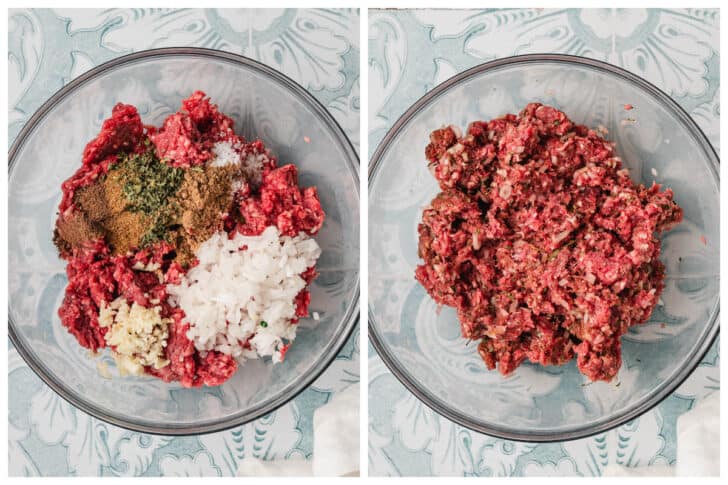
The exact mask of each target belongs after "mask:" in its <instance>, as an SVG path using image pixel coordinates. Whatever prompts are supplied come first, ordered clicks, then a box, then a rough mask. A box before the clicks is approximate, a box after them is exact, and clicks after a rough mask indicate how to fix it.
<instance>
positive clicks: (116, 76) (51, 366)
mask: <svg viewBox="0 0 728 485" xmlns="http://www.w3.org/2000/svg"><path fill="white" fill-rule="evenodd" d="M197 89H201V90H203V91H205V92H206V93H207V94H208V95H209V96H210V97H211V98H212V101H213V102H214V103H216V104H218V106H219V108H220V110H221V111H222V112H223V113H226V114H228V115H230V116H232V117H233V119H234V120H235V126H236V131H237V132H238V133H239V134H242V135H244V136H245V137H247V138H248V139H255V138H256V137H258V138H261V139H262V140H263V141H264V142H265V144H266V145H267V146H268V148H270V149H271V150H272V151H273V153H274V154H275V155H276V156H277V157H278V159H279V160H280V162H281V163H288V162H291V163H295V164H296V165H297V166H298V168H299V171H300V183H301V185H303V186H309V185H316V186H318V189H319V194H320V198H321V203H322V206H323V208H324V210H325V211H326V214H327V218H326V222H325V224H324V226H323V228H322V229H321V232H320V233H319V234H318V235H317V236H316V240H317V242H318V244H319V245H320V246H321V248H322V255H321V258H320V259H319V264H318V269H319V271H320V273H321V274H320V276H319V277H318V278H317V279H316V280H315V282H314V284H313V286H312V288H311V293H312V295H311V306H310V310H311V311H312V312H314V311H315V312H318V313H319V314H320V320H319V321H313V319H310V318H309V319H303V320H301V323H300V326H301V328H300V330H299V332H298V337H297V339H296V342H295V345H293V346H291V350H290V352H288V353H287V355H286V361H285V362H284V363H282V364H277V365H272V364H271V363H270V359H265V360H257V361H248V362H246V363H245V364H244V365H243V366H241V367H240V369H239V370H238V372H237V373H236V374H235V375H234V376H233V377H232V378H231V379H230V380H229V381H227V382H226V383H225V384H224V385H222V386H219V387H204V388H199V389H185V388H183V387H182V386H180V385H179V384H174V383H173V384H167V383H164V382H162V381H161V380H158V379H153V378H147V377H125V378H120V377H118V376H115V377H114V378H113V379H104V378H102V377H101V376H100V375H99V372H98V369H97V362H98V361H99V360H103V361H107V362H109V363H110V365H111V367H112V368H111V371H112V373H113V374H115V373H116V371H115V369H114V368H113V360H112V359H111V357H110V356H109V355H108V354H105V355H102V356H101V357H100V358H92V357H90V356H89V352H88V351H87V350H86V349H83V348H82V347H81V346H80V345H79V344H78V343H77V342H76V340H75V339H74V337H73V336H72V335H70V334H69V333H68V332H67V331H66V329H65V328H63V327H62V326H61V323H60V321H59V318H58V316H57V309H58V307H59V305H60V303H61V300H62V299H63V292H64V288H65V286H66V276H65V272H64V268H65V263H64V261H62V260H61V259H59V258H58V255H57V253H56V249H55V247H54V246H53V243H52V241H51V235H52V230H53V227H54V223H55V219H56V210H57V207H58V203H59V201H60V198H61V192H60V185H61V182H62V181H63V180H65V179H66V178H67V177H69V176H70V175H71V174H72V173H73V172H74V171H75V170H76V169H77V168H78V167H79V166H80V163H81V153H82V151H83V148H84V146H85V145H86V143H87V142H88V141H89V140H91V139H92V138H93V137H95V136H96V134H97V133H98V132H99V130H100V128H101V123H102V122H103V120H104V119H105V118H107V117H109V116H110V114H111V108H112V107H113V106H114V105H115V104H116V103H117V102H124V103H129V104H133V105H135V106H137V107H138V109H139V112H140V114H141V117H142V120H143V122H144V123H147V124H154V125H157V126H159V125H160V124H161V122H162V121H163V120H164V118H165V117H166V116H167V115H169V114H171V113H173V112H175V111H177V110H178V109H179V106H180V103H181V101H182V99H184V98H186V97H187V96H189V95H190V94H191V93H192V92H193V91H195V90H197ZM9 158H10V168H9V192H10V196H9V227H11V228H12V230H11V232H10V236H9V292H10V293H9V301H10V303H9V320H10V322H9V334H10V338H11V340H12V342H13V344H15V347H16V348H17V350H18V352H19V353H20V354H21V355H22V356H23V358H24V359H25V361H26V362H27V363H28V365H29V366H30V367H31V368H32V369H33V370H34V371H35V372H36V373H37V374H38V375H39V376H40V378H41V379H43V381H45V383H46V384H48V385H49V386H50V387H51V388H52V389H53V390H55V391H56V392H57V393H58V394H60V395H61V396H62V397H63V398H64V399H66V400H68V401H69V402H70V403H72V404H73V405H75V406H76V407H78V408H79V409H81V410H83V411H85V412H87V413H89V414H91V415H93V416H95V417H97V418H99V419H102V420H104V421H107V422H109V423H112V424H115V425H118V426H122V427H125V428H128V429H132V430H135V431H142V432H150V433H160V434H193V433H194V434H198V433H206V432H212V431H218V430H222V429H226V428H229V427H232V426H235V425H239V424H242V423H245V422H248V421H251V420H253V419H256V418H258V417H261V416H263V415H265V414H267V413H269V412H271V411H273V410H274V409H276V408H277V407H279V406H281V405H283V404H285V403H286V402H288V401H289V400H290V399H292V398H293V397H295V396H296V395H297V394H298V393H299V392H301V391H302V390H304V389H305V388H306V387H307V386H308V385H309V384H310V383H311V382H313V380H314V379H315V378H316V377H318V376H319V375H320V374H321V373H322V372H323V371H324V369H326V367H327V366H328V365H329V364H330V363H331V362H332V360H333V359H334V358H335V356H336V354H337V353H338V351H339V350H340V349H341V348H342V346H343V345H344V343H345V342H346V340H347V338H348V337H349V335H350V334H351V332H352V330H353V328H354V327H355V326H356V323H357V321H358V315H359V308H358V305H359V193H358V190H359V181H358V180H359V179H358V163H359V162H358V158H357V154H356V152H355V151H354V149H353V147H352V146H351V144H350V142H349V140H348V139H347V137H346V135H345V134H344V132H343V131H342V129H341V128H340V127H339V125H338V124H337V123H336V121H334V119H333V117H332V116H331V115H330V114H329V113H328V112H327V111H326V109H325V108H324V107H323V106H322V105H321V104H319V102H318V101H316V100H315V99H314V98H313V96H311V95H310V94H309V93H308V92H307V91H306V90H305V89H303V88H302V87H301V86H299V85H298V84H296V83H294V82H293V81H291V80H290V79H288V78H287V77H285V76H284V75H282V74H280V73H279V72H277V71H275V70H273V69H271V68H269V67H266V66H264V65H262V64H259V63H257V62H254V61H251V60H249V59H246V58H243V57H241V56H237V55H234V54H228V53H224V52H219V51H213V50H207V49H196V48H171V49H157V50H151V51H143V52H139V53H135V54H131V55H128V56H124V57H120V58H118V59H115V60H113V61H111V62H108V63H106V64H103V65H101V66H99V67H97V68H95V69H92V70H91V71H89V72H87V73H86V74H84V75H82V76H80V77H79V78H77V79H75V80H73V81H72V82H71V83H69V84H68V85H67V86H65V87H64V88H63V89H61V90H60V91H59V92H58V93H56V94H55V95H54V96H53V97H52V98H51V99H49V100H48V101H47V102H46V103H45V104H44V105H43V106H42V107H41V108H40V109H39V110H38V111H37V112H36V113H35V115H34V116H33V117H32V118H31V119H30V121H29V122H28V123H27V124H26V126H25V127H24V129H23V130H22V132H21V133H20V134H19V135H18V138H17V140H16V141H15V143H14V144H13V146H12V149H11V150H10V154H9Z"/></svg>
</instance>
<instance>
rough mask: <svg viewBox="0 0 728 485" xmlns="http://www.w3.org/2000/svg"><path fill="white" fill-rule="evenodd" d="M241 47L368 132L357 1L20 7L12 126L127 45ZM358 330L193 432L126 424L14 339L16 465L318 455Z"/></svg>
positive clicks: (348, 380) (161, 469)
mask: <svg viewBox="0 0 728 485" xmlns="http://www.w3.org/2000/svg"><path fill="white" fill-rule="evenodd" d="M169 46H197V47H208V48H214V49H219V50H224V51H229V52H233V53H236V54H242V55H244V56H247V57H250V58H253V59H256V60H258V61H261V62H263V63H265V64H268V65H270V66H271V67H274V68H275V69H278V70H280V71H281V72H283V73H284V74H286V75H288V76H289V77H291V78H292V79H294V80H295V81H297V82H299V83H300V84H302V85H303V86H304V87H305V88H307V89H308V90H309V91H310V92H311V93H312V94H313V95H314V96H315V97H316V98H318V100H319V101H321V102H322V103H323V104H324V105H325V106H326V107H327V108H328V109H329V111H330V112H331V113H332V114H333V116H334V117H335V118H336V119H337V121H338V122H339V123H340V124H341V126H342V127H343V129H344V130H345V131H346V133H347V135H348V136H349V138H350V139H351V140H352V142H353V143H354V144H355V145H356V146H357V147H358V144H359V11H358V10H356V9H353V10H303V9H301V10H295V9H293V10H285V11H282V10H257V11H256V10H228V11H223V10H215V9H206V10H158V9H157V10H139V9H105V10H95V9H84V10H60V9H55V10H48V9H39V10H11V11H10V12H9V56H8V60H9V96H10V100H9V104H8V106H9V136H10V141H11V142H12V140H13V139H14V138H15V137H16V136H17V134H18V132H19V131H20V129H21V128H22V126H23V124H24V123H25V122H26V121H27V120H28V119H29V118H30V116H32V114H33V112H34V111H35V110H36V109H37V108H38V107H39V106H40V105H41V104H42V103H43V102H44V101H45V100H46V99H48V98H49V97H50V96H51V95H52V94H53V93H54V92H55V91H56V90H58V89H59V88H61V87H62V86H63V85H64V84H66V83H68V82H69V81H70V80H72V79H73V78H75V77H77V76H78V75H80V74H82V73H83V72H85V71H87V70H88V69H90V68H92V67H94V66H96V65H98V64H101V63H103V62H106V61H108V60H110V59H113V58H115V57H118V56H120V55H124V54H128V53H131V52H136V51H139V50H144V49H149V48H155V47H169ZM359 361H360V359H359V337H358V331H357V330H355V331H354V333H353V334H352V337H351V338H350V339H349V341H348V342H347V344H346V346H345V347H344V349H343V350H342V351H341V353H340V354H339V355H338V357H337V358H336V360H335V361H334V363H333V364H332V365H331V367H329V369H328V370H327V371H326V372H325V373H324V374H323V375H322V376H321V377H320V378H319V379H318V380H316V381H315V383H314V384H313V385H312V386H311V387H310V388H308V389H307V390H306V391H304V392H303V393H301V394H300V395H299V396H298V397H297V398H296V399H294V400H293V401H292V402H291V403H289V404H288V405H286V406H284V407H282V408H281V409H279V410H277V411H275V412H273V413H271V414H269V415H268V416H266V417H263V418H261V419H259V420H257V421H255V422H253V423H250V424H247V425H245V426H239V427H236V428H233V429H231V430H229V431H225V432H220V433H214V434H208V435H202V436H189V437H174V438H171V437H160V436H152V435H145V434H140V433H134V432H130V431H126V430H124V429H121V428H118V427H115V426H111V425H108V424H106V423H104V422H102V421H99V420H96V419H93V418H91V417H90V416H88V415H86V414H85V413H83V412H81V411H78V410H76V409H75V408H73V407H72V406H71V405H69V404H68V403H66V402H65V401H63V400H62V399H61V398H60V397H58V395H56V394H55V393H54V392H53V391H51V390H50V389H49V388H48V387H47V386H45V385H44V384H43V383H42V382H41V381H40V380H39V379H38V378H37V377H36V376H35V374H33V372H32V371H31V370H30V369H29V368H28V367H27V366H26V365H25V362H24V361H23V360H22V358H21V357H20V356H19V355H18V353H17V352H16V351H15V350H14V349H13V348H12V346H10V348H9V360H8V371H9V383H8V397H9V400H8V401H9V423H8V425H9V427H8V435H9V436H8V440H9V441H8V446H9V473H10V475H76V476H81V475H86V476H87V475H92V476H93V475H146V476H158V475H165V476H170V475H171V476H186V475H190V476H200V475H206V476H207V475H213V476H216V475H223V476H229V475H234V474H235V472H236V470H237V466H238V463H239V461H240V460H241V459H242V458H245V457H249V456H254V457H256V458H260V459H265V460H272V459H281V458H301V457H304V458H308V459H310V457H311V453H312V449H313V442H312V438H313V437H312V422H313V412H314V411H315V410H316V409H317V408H318V407H320V406H321V405H323V404H325V403H326V402H328V401H330V400H331V399H332V397H333V395H334V394H335V393H337V392H340V391H341V390H343V389H344V388H346V387H347V386H348V385H350V384H352V383H355V382H358V381H359Z"/></svg>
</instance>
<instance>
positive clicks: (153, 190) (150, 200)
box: [113, 150, 184, 215]
mask: <svg viewBox="0 0 728 485" xmlns="http://www.w3.org/2000/svg"><path fill="white" fill-rule="evenodd" d="M113 170H114V171H115V172H116V173H115V176H117V177H118V178H119V179H120V181H121V182H122V183H123V191H124V197H125V198H126V199H127V200H128V201H129V210H132V211H135V212H143V213H145V214H147V215H151V214H154V213H155V212H157V211H158V210H159V209H161V208H162V206H164V205H165V204H167V201H168V200H169V198H170V197H171V196H172V195H174V193H175V192H177V189H178V188H179V186H180V184H181V183H182V179H183V177H184V170H183V169H181V168H177V167H172V166H170V165H167V164H166V163H162V162H161V161H160V160H159V159H158V158H157V157H156V155H155V154H154V151H153V150H148V151H146V152H144V153H142V154H138V153H131V154H126V155H124V156H123V158H122V160H121V161H120V162H119V163H117V164H115V165H114V166H113Z"/></svg>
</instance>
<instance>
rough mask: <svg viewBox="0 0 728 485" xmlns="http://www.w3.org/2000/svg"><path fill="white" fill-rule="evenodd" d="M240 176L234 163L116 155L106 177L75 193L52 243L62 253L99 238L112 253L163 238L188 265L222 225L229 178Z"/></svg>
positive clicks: (230, 183)
mask: <svg viewBox="0 0 728 485" xmlns="http://www.w3.org/2000/svg"><path fill="white" fill-rule="evenodd" d="M242 178H243V174H242V172H241V168H240V167H239V166H238V165H224V166H204V167H201V166H198V167H192V168H189V169H187V170H184V169H180V168H174V167H170V166H169V165H167V164H166V163H164V162H161V161H160V160H159V159H158V158H157V157H156V155H155V154H154V152H153V151H147V152H145V153H143V154H127V155H120V158H119V161H118V162H117V163H115V164H114V165H112V167H111V169H110V170H109V172H108V174H106V176H104V177H102V178H100V179H99V180H98V181H97V182H96V183H95V184H93V185H89V186H87V187H84V188H82V189H79V190H78V191H77V192H76V194H75V196H74V204H75V210H74V211H73V213H72V214H71V216H69V217H67V218H65V219H62V220H59V222H58V225H57V228H56V231H55V233H54V242H55V244H56V246H57V247H58V249H59V250H60V251H61V253H62V254H63V253H68V252H70V251H71V249H72V248H74V247H78V246H80V245H81V244H83V243H84V242H85V241H89V240H92V239H96V238H98V237H101V236H104V237H105V238H106V242H107V243H108V244H109V246H110V248H111V251H112V254H115V255H116V254H126V253H127V252H128V251H130V250H133V249H134V248H143V247H147V246H149V245H151V244H154V243H155V242H157V241H159V240H165V241H167V242H169V243H170V244H172V246H173V247H174V248H175V250H176V256H175V259H176V260H177V261H178V262H179V263H180V264H182V265H183V266H189V264H191V263H192V262H193V261H194V258H195V256H194V253H195V251H196V250H197V248H198V247H199V245H200V244H202V243H203V242H204V241H205V240H207V239H209V238H210V236H212V234H214V233H215V232H217V231H219V230H222V229H223V224H224V217H225V215H226V214H227V212H228V211H229V209H230V207H231V206H232V204H233V182H234V181H236V180H241V179H242Z"/></svg>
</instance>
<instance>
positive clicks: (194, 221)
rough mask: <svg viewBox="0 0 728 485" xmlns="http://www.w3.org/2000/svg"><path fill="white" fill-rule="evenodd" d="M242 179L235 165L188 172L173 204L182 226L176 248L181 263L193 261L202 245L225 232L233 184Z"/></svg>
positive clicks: (197, 168) (195, 169) (238, 168)
mask: <svg viewBox="0 0 728 485" xmlns="http://www.w3.org/2000/svg"><path fill="white" fill-rule="evenodd" d="M241 177H242V173H241V169H240V167H238V166H236V165H226V166H220V167H214V166H209V165H208V166H205V167H194V168H191V169H189V170H187V171H186V172H185V174H184V179H183V181H182V184H181V185H180V188H179V190H178V191H177V193H176V194H175V196H174V198H173V200H172V203H171V204H172V205H173V206H174V208H175V212H176V219H175V221H176V223H177V224H178V225H179V228H178V229H177V230H176V232H175V236H176V241H175V246H176V247H177V256H178V261H179V262H180V264H182V265H183V266H186V265H188V264H189V263H190V262H192V261H193V260H194V253H195V251H196V250H197V248H198V247H199V245H200V244H202V243H203V242H204V241H206V240H207V239H209V238H210V236H212V235H213V234H214V233H215V232H217V231H220V230H222V228H223V223H224V216H225V215H226V214H227V213H228V211H229V210H230V207H231V206H232V203H233V189H232V186H233V182H234V181H235V180H239V179H240V178H241Z"/></svg>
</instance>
